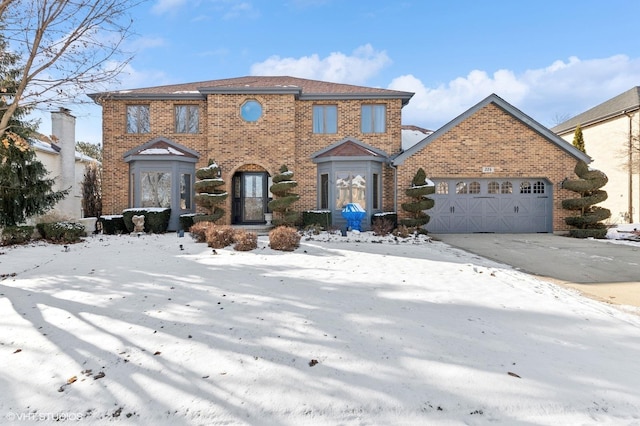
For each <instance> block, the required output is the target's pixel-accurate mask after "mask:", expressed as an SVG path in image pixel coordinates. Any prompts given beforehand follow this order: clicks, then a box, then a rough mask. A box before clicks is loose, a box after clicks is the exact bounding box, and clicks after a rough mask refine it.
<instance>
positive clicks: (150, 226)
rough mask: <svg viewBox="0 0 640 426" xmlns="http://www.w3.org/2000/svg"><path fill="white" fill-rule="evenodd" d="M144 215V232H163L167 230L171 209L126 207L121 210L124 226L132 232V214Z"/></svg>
mask: <svg viewBox="0 0 640 426" xmlns="http://www.w3.org/2000/svg"><path fill="white" fill-rule="evenodd" d="M135 215H144V232H151V233H154V234H163V233H165V232H167V227H168V226H169V218H170V217H171V209H151V208H150V209H144V208H137V209H126V210H124V211H123V212H122V218H123V220H124V226H125V227H126V230H127V232H129V233H131V232H133V229H134V225H133V216H135Z"/></svg>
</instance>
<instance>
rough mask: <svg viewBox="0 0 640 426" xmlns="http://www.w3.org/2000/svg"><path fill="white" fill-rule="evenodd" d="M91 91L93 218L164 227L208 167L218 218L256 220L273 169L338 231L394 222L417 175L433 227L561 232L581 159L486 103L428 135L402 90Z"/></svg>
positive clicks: (290, 83)
mask: <svg viewBox="0 0 640 426" xmlns="http://www.w3.org/2000/svg"><path fill="white" fill-rule="evenodd" d="M89 96H90V97H91V98H92V99H93V100H94V101H95V102H96V103H98V104H100V105H101V106H102V110H103V147H104V149H103V180H102V202H103V211H104V212H105V213H107V214H117V213H120V212H121V211H122V210H124V209H126V208H130V207H166V208H171V212H172V217H171V221H170V225H169V229H170V230H175V229H177V227H178V226H179V221H178V218H179V215H181V214H186V213H193V212H195V211H196V206H195V205H194V203H193V197H194V191H193V187H194V183H195V177H194V175H195V170H196V169H197V168H199V167H205V166H206V165H207V163H208V161H209V160H210V159H211V160H214V161H215V162H216V163H217V164H218V165H219V166H220V168H221V178H222V179H223V180H224V181H225V182H226V190H227V191H228V193H229V197H228V199H227V200H226V205H225V206H224V208H225V210H226V214H225V216H224V217H223V218H222V219H221V220H220V222H221V223H227V224H263V223H265V218H264V214H265V213H266V212H267V202H268V201H269V186H270V183H271V176H273V175H274V174H276V173H277V172H278V170H279V169H280V166H282V165H286V166H288V168H289V170H290V171H292V172H293V178H294V180H295V181H297V182H298V186H297V187H296V190H295V192H296V193H298V194H299V195H300V200H299V201H297V202H296V203H295V204H294V208H295V209H296V210H299V211H304V210H312V209H313V210H317V209H323V210H330V211H332V216H333V225H334V226H336V227H341V226H344V223H345V221H344V219H343V218H342V216H341V211H342V208H343V207H344V205H345V204H346V203H349V202H358V203H359V204H360V205H361V206H362V207H363V208H364V209H365V210H366V211H367V213H368V215H367V220H365V223H363V225H364V226H365V228H366V227H368V225H369V218H370V217H371V215H372V214H374V213H378V212H389V211H396V212H398V215H399V217H400V218H402V217H403V216H406V214H405V213H404V212H403V211H402V209H401V208H400V206H401V203H403V202H405V201H409V200H408V198H407V197H406V195H405V192H404V191H405V189H406V188H407V187H408V186H410V185H411V181H412V179H413V176H414V175H415V173H416V171H417V170H418V168H420V167H422V168H423V169H424V170H425V171H426V172H427V175H428V177H430V178H431V179H432V180H433V181H435V182H436V184H437V189H438V194H437V195H435V196H434V198H437V200H438V201H436V208H434V209H433V210H434V211H433V212H432V211H429V214H431V215H432V217H433V219H432V222H431V224H430V225H428V227H427V228H428V229H429V230H431V231H433V232H436V231H437V232H552V231H559V230H565V229H567V226H566V225H565V224H564V220H563V219H564V217H566V216H567V215H568V214H569V213H568V212H567V211H564V210H562V209H561V207H560V202H561V199H562V198H566V197H569V196H571V193H569V192H568V191H565V190H562V189H560V188H559V184H560V182H561V181H562V180H563V179H565V178H571V177H574V174H573V168H574V166H575V164H576V161H577V160H578V159H582V160H584V161H586V162H589V161H590V159H589V157H588V156H586V155H584V154H583V153H581V152H580V151H578V150H576V149H575V148H573V147H572V146H571V145H570V144H567V143H566V142H564V141H563V140H562V139H560V138H559V137H558V136H556V135H555V134H554V133H552V132H551V131H549V130H548V129H546V128H544V127H543V126H541V125H539V124H538V123H536V122H535V121H534V120H532V119H531V118H529V117H527V116H526V115H524V114H523V113H522V112H520V111H518V110H516V109H515V108H513V107H512V106H511V105H509V104H508V103H506V102H505V101H503V100H502V99H500V98H499V97H497V96H495V95H492V96H489V97H488V98H487V99H485V100H484V101H482V102H481V103H479V104H478V105H476V106H475V107H473V108H471V109H470V110H469V111H467V112H466V113H464V114H462V115H461V116H460V117H458V118H456V119H455V120H453V121H452V122H451V123H449V124H447V125H446V126H444V127H443V128H442V129H440V130H438V131H436V132H434V133H433V134H431V135H430V136H428V137H426V138H424V136H426V135H429V134H430V131H427V130H424V129H421V130H419V132H420V133H423V135H422V136H419V137H416V136H415V135H412V134H411V133H412V132H415V131H416V128H414V129H413V130H412V128H411V127H405V128H404V131H403V127H402V125H401V118H402V117H401V114H402V107H404V106H405V105H406V104H407V103H408V102H409V100H410V99H411V97H412V96H413V93H409V92H401V91H394V90H386V89H378V88H370V87H361V86H352V85H346V84H337V83H328V82H322V81H314V80H306V79H300V78H293V77H254V76H252V77H239V78H231V79H224V80H214V81H207V82H199V83H188V84H177V85H171V86H161V87H151V88H145V89H133V90H126V91H115V92H104V93H95V94H91V95H89ZM403 146H404V147H405V148H406V149H403ZM409 146H410V147H409ZM407 147H408V148H407ZM496 188H497V189H496ZM256 205H257V206H259V208H258V209H256V208H252V206H253V207H255V206H256ZM445 205H446V206H447V207H444V206H445ZM260 207H261V208H260Z"/></svg>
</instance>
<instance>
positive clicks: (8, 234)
mask: <svg viewBox="0 0 640 426" xmlns="http://www.w3.org/2000/svg"><path fill="white" fill-rule="evenodd" d="M33 230H34V227H33V226H7V227H6V228H4V229H3V230H2V238H0V245H3V246H8V245H13V244H25V243H28V242H29V241H31V238H32V236H33Z"/></svg>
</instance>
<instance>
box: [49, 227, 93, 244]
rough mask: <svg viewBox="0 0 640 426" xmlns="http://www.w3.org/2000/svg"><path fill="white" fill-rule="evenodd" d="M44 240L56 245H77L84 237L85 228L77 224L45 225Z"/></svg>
mask: <svg viewBox="0 0 640 426" xmlns="http://www.w3.org/2000/svg"><path fill="white" fill-rule="evenodd" d="M42 228H43V230H44V238H45V239H46V240H47V241H51V242H54V243H76V242H78V241H80V237H82V236H84V235H85V234H86V233H85V230H84V226H83V225H82V224H80V223H75V222H53V223H44V224H43V225H42Z"/></svg>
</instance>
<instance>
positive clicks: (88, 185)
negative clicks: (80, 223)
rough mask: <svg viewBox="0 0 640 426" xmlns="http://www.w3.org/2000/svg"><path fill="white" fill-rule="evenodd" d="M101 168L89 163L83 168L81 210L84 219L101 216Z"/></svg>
mask: <svg viewBox="0 0 640 426" xmlns="http://www.w3.org/2000/svg"><path fill="white" fill-rule="evenodd" d="M101 182H102V168H101V167H100V165H99V164H96V163H89V164H88V165H87V166H86V167H85V168H84V179H83V180H82V209H83V210H84V215H85V217H100V215H101V214H102V191H101Z"/></svg>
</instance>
